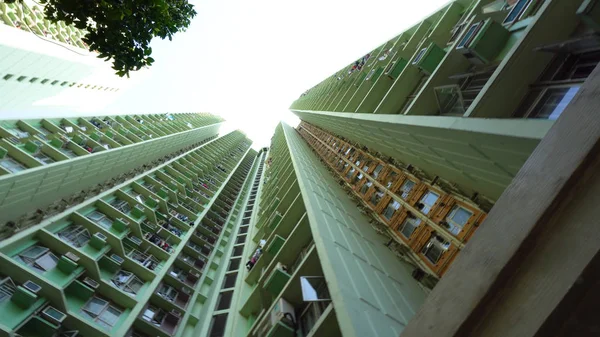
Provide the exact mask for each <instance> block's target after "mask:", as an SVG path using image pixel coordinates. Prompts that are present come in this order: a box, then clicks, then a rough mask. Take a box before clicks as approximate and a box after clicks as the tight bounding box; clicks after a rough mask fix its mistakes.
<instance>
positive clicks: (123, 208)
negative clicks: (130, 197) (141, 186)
mask: <svg viewBox="0 0 600 337" xmlns="http://www.w3.org/2000/svg"><path fill="white" fill-rule="evenodd" d="M110 205H111V206H112V207H114V208H116V209H118V210H119V211H120V212H122V213H125V214H129V212H131V206H129V204H128V203H127V201H125V200H121V199H119V198H116V199H114V200H113V201H111V202H110Z"/></svg>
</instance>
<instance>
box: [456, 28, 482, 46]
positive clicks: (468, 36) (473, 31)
mask: <svg viewBox="0 0 600 337" xmlns="http://www.w3.org/2000/svg"><path fill="white" fill-rule="evenodd" d="M482 26H483V21H481V22H477V23H474V24H472V25H471V27H469V30H467V32H466V33H465V36H463V38H462V39H461V40H460V42H459V43H458V45H457V46H456V48H457V49H458V48H467V47H468V45H469V42H471V40H473V38H474V37H475V35H477V32H478V31H479V29H480V28H481V27H482Z"/></svg>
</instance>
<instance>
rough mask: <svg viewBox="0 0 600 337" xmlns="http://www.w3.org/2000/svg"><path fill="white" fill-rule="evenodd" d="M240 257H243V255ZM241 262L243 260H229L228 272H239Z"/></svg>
mask: <svg viewBox="0 0 600 337" xmlns="http://www.w3.org/2000/svg"><path fill="white" fill-rule="evenodd" d="M236 248H237V247H236ZM239 255H241V253H240V254H239ZM240 262H241V259H239V258H237V259H231V260H229V267H228V268H227V271H232V270H238V269H239V268H240Z"/></svg>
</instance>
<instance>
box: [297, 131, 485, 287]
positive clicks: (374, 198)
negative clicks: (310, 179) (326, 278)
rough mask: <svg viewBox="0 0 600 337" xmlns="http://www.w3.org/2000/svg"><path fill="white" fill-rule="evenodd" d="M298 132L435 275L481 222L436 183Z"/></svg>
mask: <svg viewBox="0 0 600 337" xmlns="http://www.w3.org/2000/svg"><path fill="white" fill-rule="evenodd" d="M299 132H300V134H301V135H302V136H303V137H304V138H305V140H306V141H307V142H308V143H309V144H310V145H311V146H312V147H313V149H314V150H315V151H316V152H317V153H318V154H319V155H320V156H321V158H322V159H324V160H325V162H327V164H328V165H329V166H330V167H331V169H332V170H333V171H334V172H336V174H338V175H339V176H340V178H342V179H343V181H344V182H345V183H346V184H347V185H348V186H349V187H350V188H351V190H352V193H353V194H355V195H356V196H358V197H359V198H360V200H361V201H362V202H363V203H364V204H365V205H366V206H367V207H368V208H369V209H370V211H372V212H374V213H375V214H376V215H377V218H378V220H379V221H381V222H382V223H384V224H385V225H386V226H387V227H388V228H389V230H390V231H391V232H393V233H394V235H395V238H396V239H397V240H398V241H399V242H401V243H403V244H404V245H405V246H407V247H409V248H410V249H411V250H412V253H413V256H414V258H415V259H416V260H417V261H418V262H419V265H420V266H421V267H422V268H423V269H425V270H427V271H429V272H430V273H432V274H434V275H437V276H442V275H443V273H444V272H445V271H446V270H447V268H448V267H449V266H450V264H451V262H452V261H453V260H454V258H455V257H456V255H457V254H458V252H459V251H460V249H462V248H463V247H464V245H465V243H466V242H467V241H468V240H469V238H470V237H471V236H472V235H473V233H474V231H475V230H476V229H477V227H478V226H479V224H481V223H482V221H483V220H484V219H485V216H486V212H485V211H483V210H482V209H481V208H480V206H478V205H477V204H475V203H474V202H473V201H472V200H469V199H468V197H466V196H463V195H459V194H456V193H454V192H453V191H451V190H450V188H451V185H450V184H444V183H443V182H442V181H441V180H440V179H434V180H433V181H431V180H428V179H426V178H424V177H423V176H420V175H419V173H418V172H417V171H415V170H409V169H400V168H398V167H396V166H394V165H391V164H388V163H386V162H384V161H383V160H380V159H378V158H376V157H373V156H371V155H370V154H368V153H367V152H365V151H362V150H359V149H357V148H356V147H354V146H352V145H351V144H349V143H346V142H344V141H342V140H341V139H339V138H336V137H334V136H331V135H330V134H328V133H326V132H323V131H322V130H320V129H318V128H316V127H314V126H311V125H309V124H306V123H303V124H302V125H301V127H300V129H299Z"/></svg>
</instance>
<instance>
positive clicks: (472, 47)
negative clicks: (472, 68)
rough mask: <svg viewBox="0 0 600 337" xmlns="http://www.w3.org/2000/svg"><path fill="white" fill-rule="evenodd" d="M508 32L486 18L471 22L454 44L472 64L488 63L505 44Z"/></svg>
mask: <svg viewBox="0 0 600 337" xmlns="http://www.w3.org/2000/svg"><path fill="white" fill-rule="evenodd" d="M509 37H510V32H509V31H508V30H507V29H506V28H505V27H504V26H502V25H501V24H499V23H498V22H496V21H494V20H493V19H491V18H488V19H487V20H485V21H480V22H477V23H474V24H472V25H471V26H470V27H469V29H467V32H466V33H465V35H464V36H463V37H462V39H460V41H459V42H458V44H457V46H456V51H458V52H460V53H461V54H463V55H465V57H466V58H467V59H468V60H469V61H470V62H471V63H473V64H488V63H490V62H492V61H494V59H495V58H496V57H497V56H498V54H499V53H500V51H501V50H502V49H503V48H504V46H505V45H506V42H507V41H508V38H509Z"/></svg>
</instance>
